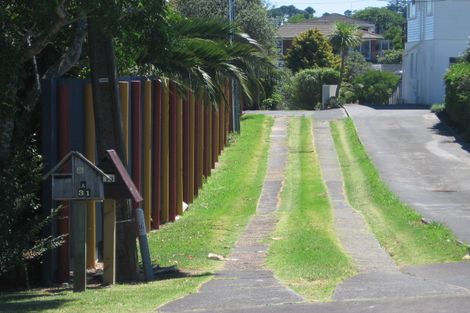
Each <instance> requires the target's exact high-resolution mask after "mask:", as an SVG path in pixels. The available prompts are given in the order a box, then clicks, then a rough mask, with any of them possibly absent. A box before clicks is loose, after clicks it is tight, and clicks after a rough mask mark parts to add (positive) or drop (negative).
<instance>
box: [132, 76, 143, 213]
mask: <svg viewBox="0 0 470 313" xmlns="http://www.w3.org/2000/svg"><path fill="white" fill-rule="evenodd" d="M141 87H142V83H141V82H140V81H132V82H131V107H132V180H133V181H134V184H135V186H136V187H137V189H138V190H139V192H140V193H141V194H142V101H141V100H142V99H141V95H142V89H141ZM139 206H140V204H139V203H136V202H133V207H134V208H138V207H139Z"/></svg>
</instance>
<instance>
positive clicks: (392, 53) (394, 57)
mask: <svg viewBox="0 0 470 313" xmlns="http://www.w3.org/2000/svg"><path fill="white" fill-rule="evenodd" d="M402 60H403V50H388V51H385V52H384V54H383V55H381V56H378V57H377V62H378V63H380V64H401V62H402Z"/></svg>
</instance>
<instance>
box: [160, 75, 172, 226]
mask: <svg viewBox="0 0 470 313" xmlns="http://www.w3.org/2000/svg"><path fill="white" fill-rule="evenodd" d="M169 216H170V89H169V86H168V85H167V84H165V85H164V86H163V101H162V214H161V222H162V223H166V222H168V221H169Z"/></svg>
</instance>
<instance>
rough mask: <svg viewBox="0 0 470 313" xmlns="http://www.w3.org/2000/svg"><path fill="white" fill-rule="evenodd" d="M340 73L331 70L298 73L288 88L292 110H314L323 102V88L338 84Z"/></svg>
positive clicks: (311, 70) (288, 97) (308, 70)
mask: <svg viewBox="0 0 470 313" xmlns="http://www.w3.org/2000/svg"><path fill="white" fill-rule="evenodd" d="M338 78H339V72H338V71H335V70H333V69H331V68H318V69H307V70H302V71H300V72H298V73H297V74H296V75H294V76H293V77H292V78H291V81H290V83H289V84H288V85H287V86H286V90H285V92H286V96H287V100H288V102H289V107H290V108H291V109H308V110H313V109H315V108H317V107H318V104H320V103H321V100H322V86H323V85H332V84H336V83H337V82H338Z"/></svg>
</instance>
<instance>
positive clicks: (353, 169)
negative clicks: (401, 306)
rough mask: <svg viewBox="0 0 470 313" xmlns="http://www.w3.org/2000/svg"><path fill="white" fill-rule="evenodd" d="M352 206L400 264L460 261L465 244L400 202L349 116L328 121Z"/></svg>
mask: <svg viewBox="0 0 470 313" xmlns="http://www.w3.org/2000/svg"><path fill="white" fill-rule="evenodd" d="M331 128H332V132H333V137H334V140H335V144H336V150H337V152H338V157H339V160H340V163H341V168H342V172H343V176H344V179H345V186H346V193H347V197H348V200H349V202H350V203H351V205H352V206H353V207H354V208H355V209H356V210H358V211H360V212H361V213H362V215H363V216H364V217H365V219H366V221H367V223H368V224H369V226H370V228H371V230H372V232H373V233H374V234H375V236H376V237H377V239H378V240H379V242H380V244H381V245H382V246H383V247H384V248H385V249H386V250H387V252H388V253H389V254H390V255H391V256H392V257H393V258H394V259H395V261H396V262H397V264H398V265H399V266H405V265H412V264H431V263H443V262H452V261H460V260H462V257H463V256H464V255H465V254H466V252H467V247H464V246H462V245H459V244H458V243H457V241H456V239H455V237H454V235H453V234H452V232H451V231H450V230H449V229H448V228H446V227H444V226H442V225H439V224H437V223H432V224H429V225H428V224H424V223H422V221H421V218H422V217H421V215H420V214H418V213H417V212H416V211H414V210H413V209H411V208H410V207H409V206H407V205H406V204H404V203H403V202H401V201H400V200H399V199H398V197H397V196H396V195H394V194H393V193H392V192H391V191H390V190H389V189H388V187H387V186H386V185H385V183H384V182H383V181H382V180H381V178H380V175H379V172H378V171H377V169H376V168H375V166H374V165H373V163H372V162H371V160H370V159H369V157H368V156H367V153H366V151H365V149H364V146H363V145H362V144H361V142H360V140H359V138H358V136H357V133H356V129H355V126H354V124H353V122H352V120H351V119H347V120H341V121H335V122H332V124H331Z"/></svg>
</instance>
